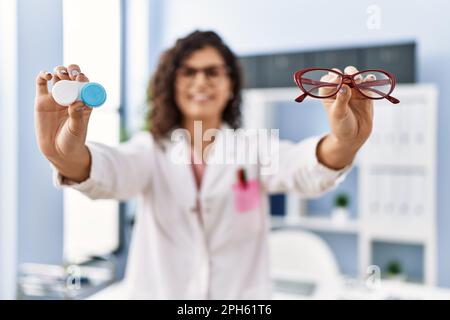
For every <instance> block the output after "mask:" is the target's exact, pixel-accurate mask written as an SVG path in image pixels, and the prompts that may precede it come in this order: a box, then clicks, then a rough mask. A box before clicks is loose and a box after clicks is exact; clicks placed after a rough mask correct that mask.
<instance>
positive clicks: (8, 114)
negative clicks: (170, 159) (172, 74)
mask: <svg viewBox="0 0 450 320" xmlns="http://www.w3.org/2000/svg"><path fill="white" fill-rule="evenodd" d="M448 12H450V3H449V2H447V1H443V0H429V1H410V0H409V1H406V0H402V1H387V0H378V1H376V0H375V1H372V0H370V1H367V0H351V1H340V2H334V1H324V0H317V1H303V0H277V1H257V0H248V1H238V0H215V1H209V0H190V1H184V0H164V1H163V0H38V1H36V0H0V298H3V299H5V298H6V299H14V298H19V299H47V298H55V299H78V298H80V299H81V298H86V297H89V296H90V295H92V294H93V293H97V292H99V291H100V290H102V289H104V288H106V287H109V286H111V285H112V287H113V286H114V283H116V282H117V281H119V280H120V279H121V278H122V277H123V274H124V269H125V266H126V258H127V251H128V245H129V239H130V233H131V232H132V228H133V218H134V210H135V203H134V201H130V202H128V203H118V202H116V201H97V202H93V201H89V200H88V199H87V198H85V197H83V196H82V195H80V194H78V193H76V192H74V191H71V190H64V191H61V190H57V189H56V188H55V187H54V186H53V183H52V172H51V168H50V166H49V163H48V162H47V161H46V159H44V157H43V156H42V155H41V154H40V152H39V150H38V148H37V145H36V139H35V134H34V120H33V116H34V115H33V102H34V101H33V100H34V79H35V77H36V75H37V73H38V72H39V71H40V70H49V71H51V70H52V69H53V67H54V66H56V65H60V64H70V63H76V64H79V65H80V66H81V68H82V69H83V71H84V72H85V73H86V74H87V75H88V76H89V78H90V79H91V81H96V82H100V83H102V84H104V85H105V87H106V89H107V91H108V94H109V96H108V100H107V104H106V105H105V106H104V107H102V108H101V109H99V110H96V111H95V112H94V115H93V117H92V120H91V125H90V130H89V139H91V140H95V141H100V142H103V143H108V144H111V145H114V144H117V143H119V142H120V141H125V140H126V139H128V138H129V137H130V136H131V135H133V133H135V132H137V131H139V130H142V128H144V127H145V122H144V117H145V115H146V104H145V100H146V86H147V82H148V79H149V77H150V75H151V74H152V72H153V71H154V69H155V64H156V62H157V59H158V57H159V55H160V54H161V52H162V51H163V50H164V49H165V48H168V47H169V46H171V45H172V44H173V43H174V41H175V40H176V39H177V38H179V37H181V36H184V35H186V34H187V33H190V32H191V31H193V30H195V29H201V30H207V29H212V30H214V31H216V32H218V33H219V34H220V35H221V36H222V37H223V38H224V40H225V41H226V42H227V43H228V44H229V45H230V46H231V48H232V49H233V50H234V51H235V53H236V54H237V55H238V56H239V57H240V59H241V62H242V66H243V69H244V72H245V92H244V104H243V111H244V125H245V127H257V128H278V129H279V130H280V136H281V138H283V139H290V140H293V141H299V140H300V139H302V138H305V137H308V136H310V135H316V134H322V133H325V132H327V130H328V127H327V119H326V114H325V112H324V110H323V108H322V106H321V103H320V101H318V100H314V99H311V98H307V99H306V100H305V102H304V103H302V104H296V103H295V102H293V99H294V98H295V97H296V96H297V95H298V88H297V87H296V86H295V83H294V81H293V79H292V75H293V73H294V72H295V71H296V70H298V69H300V68H304V67H325V68H331V67H338V68H341V69H343V68H344V67H345V66H347V65H354V66H355V67H357V68H358V69H360V70H362V69H370V68H376V69H386V70H388V71H390V72H392V73H394V74H395V75H396V76H397V78H398V81H399V85H398V87H397V89H396V91H395V94H394V96H395V97H397V98H399V99H400V100H401V103H400V104H399V105H395V106H394V105H391V104H389V103H388V102H386V101H384V100H382V101H378V102H376V103H375V123H374V131H373V134H372V136H371V138H370V140H369V141H368V143H367V144H366V146H365V147H364V149H363V150H361V152H360V154H359V155H358V158H357V159H356V161H355V166H354V169H353V170H352V172H351V173H350V174H349V176H348V178H347V179H346V181H345V182H344V183H343V184H342V185H341V186H339V188H338V189H336V190H335V191H333V192H331V193H329V194H327V195H326V196H324V197H321V198H319V199H312V200H306V199H300V198H298V197H297V196H295V195H291V194H280V195H274V196H272V197H271V216H272V231H271V237H270V241H271V242H270V245H271V249H272V252H273V255H272V261H271V263H272V266H273V269H274V276H273V281H274V288H275V297H276V298H294V299H315V298H318V299H321V298H330V299H349V298H350V299H351V298H356V299H357V298H362V299H365V298H375V299H403V298H417V299H423V298H444V299H448V298H450V212H449V211H450V197H449V190H450V148H449V147H448V146H449V145H450V126H449V125H448V123H447V121H448V119H450V108H449V107H450V90H448V89H449V75H450V58H449V57H450V42H449V41H448V40H449V39H450V24H449V23H448ZM107 290H108V289H107ZM107 290H106V291H103V292H107ZM105 297H107V294H106V295H105Z"/></svg>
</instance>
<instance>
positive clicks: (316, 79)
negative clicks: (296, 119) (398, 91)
mask: <svg viewBox="0 0 450 320" xmlns="http://www.w3.org/2000/svg"><path fill="white" fill-rule="evenodd" d="M294 80H295V83H296V84H297V86H298V87H299V88H300V89H301V90H302V91H303V94H302V95H300V96H298V97H297V98H296V99H295V101H296V102H299V103H300V102H302V101H303V100H304V99H305V98H306V97H307V96H311V97H314V98H319V99H324V98H331V97H333V96H334V95H336V94H337V93H338V91H339V90H340V89H341V87H342V85H343V84H346V85H348V86H349V87H350V88H355V89H356V90H358V92H359V93H361V95H362V96H364V97H366V98H368V99H374V100H379V99H387V100H389V101H390V102H391V103H394V104H397V103H399V102H400V101H399V100H398V99H396V98H394V97H393V96H391V95H390V94H391V93H392V91H394V88H395V84H396V79H395V76H394V75H393V74H391V73H389V72H387V71H385V70H376V69H370V70H363V71H359V72H357V73H355V74H352V75H348V74H342V73H341V72H339V71H337V70H333V69H322V68H307V69H301V70H299V71H297V72H296V73H295V74H294Z"/></svg>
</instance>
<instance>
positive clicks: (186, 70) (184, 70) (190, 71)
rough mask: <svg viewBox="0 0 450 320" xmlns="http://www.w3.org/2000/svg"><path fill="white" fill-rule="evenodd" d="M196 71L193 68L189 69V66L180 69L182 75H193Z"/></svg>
mask: <svg viewBox="0 0 450 320" xmlns="http://www.w3.org/2000/svg"><path fill="white" fill-rule="evenodd" d="M195 73H196V71H195V70H194V69H189V68H182V69H181V70H180V74H181V75H182V76H183V77H193V76H194V75H195Z"/></svg>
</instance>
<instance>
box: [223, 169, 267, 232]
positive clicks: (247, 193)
mask: <svg viewBox="0 0 450 320" xmlns="http://www.w3.org/2000/svg"><path fill="white" fill-rule="evenodd" d="M243 175H244V176H243ZM231 196H232V200H231V205H232V207H233V210H232V212H233V214H232V217H231V218H232V228H233V233H234V234H235V236H236V238H238V239H245V238H248V237H254V236H256V235H257V234H259V233H260V232H261V231H262V229H263V225H264V223H263V222H264V219H263V218H264V210H263V199H262V198H263V195H262V192H261V185H260V181H259V177H258V171H257V167H256V166H251V167H245V168H243V167H242V168H237V172H236V179H235V180H234V183H233V185H232V194H231Z"/></svg>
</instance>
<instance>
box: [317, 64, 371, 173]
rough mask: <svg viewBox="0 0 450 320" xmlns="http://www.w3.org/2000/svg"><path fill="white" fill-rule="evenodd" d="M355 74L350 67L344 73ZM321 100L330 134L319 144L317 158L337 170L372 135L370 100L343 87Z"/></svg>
mask: <svg viewBox="0 0 450 320" xmlns="http://www.w3.org/2000/svg"><path fill="white" fill-rule="evenodd" d="M336 70H337V69H336ZM357 72H358V70H357V69H356V68H355V67H352V66H349V67H346V68H345V70H344V73H345V74H355V73H357ZM332 76H333V75H331V74H330V75H328V76H325V77H330V78H331V77H332ZM324 80H325V79H324ZM326 80H330V79H326ZM364 80H365V79H362V81H364ZM322 101H323V105H324V106H325V109H326V111H327V114H328V122H329V124H330V128H331V132H330V134H328V135H327V136H326V137H325V138H324V139H322V141H321V142H320V143H319V145H318V148H317V157H318V159H319V162H321V163H323V164H324V165H326V166H327V167H330V168H333V169H341V168H343V167H345V166H347V165H349V164H350V163H351V162H352V161H353V159H354V157H355V155H356V152H357V151H358V150H359V148H361V146H362V145H363V144H364V142H365V141H366V140H367V139H368V138H369V136H370V133H371V132H372V120H373V100H370V99H367V98H365V97H364V96H362V95H361V94H360V93H359V91H358V90H357V89H355V88H354V89H351V88H350V87H349V86H347V85H345V84H344V85H343V86H342V88H341V90H340V92H338V93H337V95H335V96H334V97H331V98H327V99H323V100H322Z"/></svg>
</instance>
